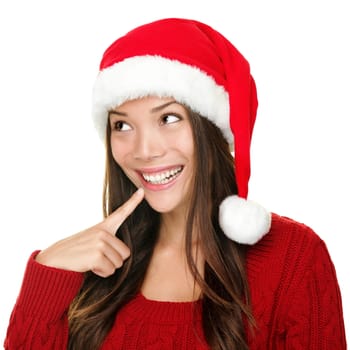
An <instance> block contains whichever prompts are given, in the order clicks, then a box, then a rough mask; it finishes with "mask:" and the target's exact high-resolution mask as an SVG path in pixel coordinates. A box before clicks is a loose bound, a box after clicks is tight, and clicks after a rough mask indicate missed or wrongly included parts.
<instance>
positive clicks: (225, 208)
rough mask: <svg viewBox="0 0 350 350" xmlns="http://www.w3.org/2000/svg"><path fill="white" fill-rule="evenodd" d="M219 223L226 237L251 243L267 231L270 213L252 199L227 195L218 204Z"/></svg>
mask: <svg viewBox="0 0 350 350" xmlns="http://www.w3.org/2000/svg"><path fill="white" fill-rule="evenodd" d="M219 224H220V227H221V229H222V230H223V232H224V233H225V235H226V236H227V237H228V238H230V239H232V240H233V241H236V242H237V243H241V244H251V245H253V244H255V243H256V242H258V241H259V240H260V239H261V238H262V237H263V236H264V235H265V234H266V233H267V232H269V230H270V227H271V213H269V212H268V211H267V210H266V209H265V208H263V207H262V206H261V205H259V204H257V203H255V202H253V201H250V200H246V199H244V198H240V197H238V196H229V197H227V198H225V199H224V200H223V202H222V203H221V205H220V208H219Z"/></svg>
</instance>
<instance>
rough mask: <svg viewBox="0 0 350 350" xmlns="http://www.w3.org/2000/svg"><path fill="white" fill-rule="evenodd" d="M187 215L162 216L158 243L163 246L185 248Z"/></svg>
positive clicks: (171, 214) (170, 214)
mask: <svg viewBox="0 0 350 350" xmlns="http://www.w3.org/2000/svg"><path fill="white" fill-rule="evenodd" d="M186 222H187V214H185V213H183V212H181V213H174V212H171V213H166V214H163V215H162V218H161V224H160V232H159V239H158V243H159V244H160V245H164V246H178V247H184V246H185V238H186Z"/></svg>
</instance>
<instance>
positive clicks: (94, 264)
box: [36, 189, 144, 277]
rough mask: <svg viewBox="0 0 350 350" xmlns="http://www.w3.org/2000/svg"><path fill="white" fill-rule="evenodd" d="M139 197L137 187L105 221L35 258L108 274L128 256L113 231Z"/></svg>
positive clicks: (49, 262)
mask: <svg viewBox="0 0 350 350" xmlns="http://www.w3.org/2000/svg"><path fill="white" fill-rule="evenodd" d="M143 197H144V191H143V190H142V189H139V190H138V191H136V192H135V193H134V194H133V195H132V196H131V198H130V199H129V200H128V201H126V202H125V203H124V204H123V205H122V206H120V207H119V208H118V209H117V210H116V211H114V212H113V213H112V214H111V215H109V216H108V217H107V218H106V219H105V220H103V221H102V222H100V223H99V224H97V225H95V226H93V227H90V228H89V229H87V230H84V231H82V232H79V233H77V234H75V235H73V236H70V237H68V238H65V239H63V240H61V241H58V242H57V243H55V244H53V245H52V246H50V247H48V248H47V249H45V250H43V251H41V252H40V253H39V254H38V255H37V256H36V261H37V262H38V263H40V264H43V265H46V266H51V267H55V268H59V269H64V270H70V271H76V272H86V271H92V272H94V273H95V274H96V275H99V276H101V277H108V276H110V275H112V274H113V273H114V271H115V270H116V269H118V268H120V267H121V266H122V265H123V263H124V260H126V259H127V258H128V257H129V256H130V249H129V247H127V246H126V245H125V244H124V242H123V241H121V240H120V239H118V238H117V237H115V232H116V231H117V230H118V228H119V227H120V225H121V224H122V223H123V222H124V220H125V219H126V218H127V217H128V216H129V215H130V214H131V213H132V212H133V211H134V210H135V208H136V207H137V206H138V205H139V204H140V202H141V201H142V199H143Z"/></svg>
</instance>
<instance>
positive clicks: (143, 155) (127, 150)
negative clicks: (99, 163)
mask: <svg viewBox="0 0 350 350" xmlns="http://www.w3.org/2000/svg"><path fill="white" fill-rule="evenodd" d="M109 122H110V125H111V148H112V154H113V158H114V160H115V161H116V162H117V163H118V164H119V166H120V167H121V168H122V169H123V171H124V173H125V174H126V176H127V177H128V178H129V179H130V180H131V181H132V182H133V183H134V184H135V186H136V187H143V188H144V190H145V198H146V200H147V202H148V203H149V205H150V206H151V207H152V208H153V209H154V210H156V211H158V212H160V213H169V212H172V211H174V210H178V209H180V210H187V208H188V201H189V198H190V195H191V192H192V190H191V186H192V178H193V171H194V164H193V163H194V143H193V135H192V128H191V123H190V120H189V116H188V113H187V111H186V109H185V108H184V106H183V105H181V104H179V103H177V102H176V101H175V100H174V99H173V98H160V97H144V98H141V99H136V100H131V101H127V102H125V103H123V104H122V105H121V106H119V107H117V108H116V109H115V110H113V111H111V113H110V117H109Z"/></svg>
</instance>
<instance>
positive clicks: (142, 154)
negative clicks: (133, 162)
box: [134, 129, 166, 161]
mask: <svg viewBox="0 0 350 350" xmlns="http://www.w3.org/2000/svg"><path fill="white" fill-rule="evenodd" d="M165 152H166V147H165V142H164V139H163V138H162V136H161V135H160V134H159V133H158V132H157V131H156V130H153V129H151V130H149V129H147V130H142V131H140V132H139V133H138V135H137V137H136V140H135V147H134V158H135V159H140V160H144V161H149V160H152V159H154V158H159V157H162V156H163V155H164V154H165Z"/></svg>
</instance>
